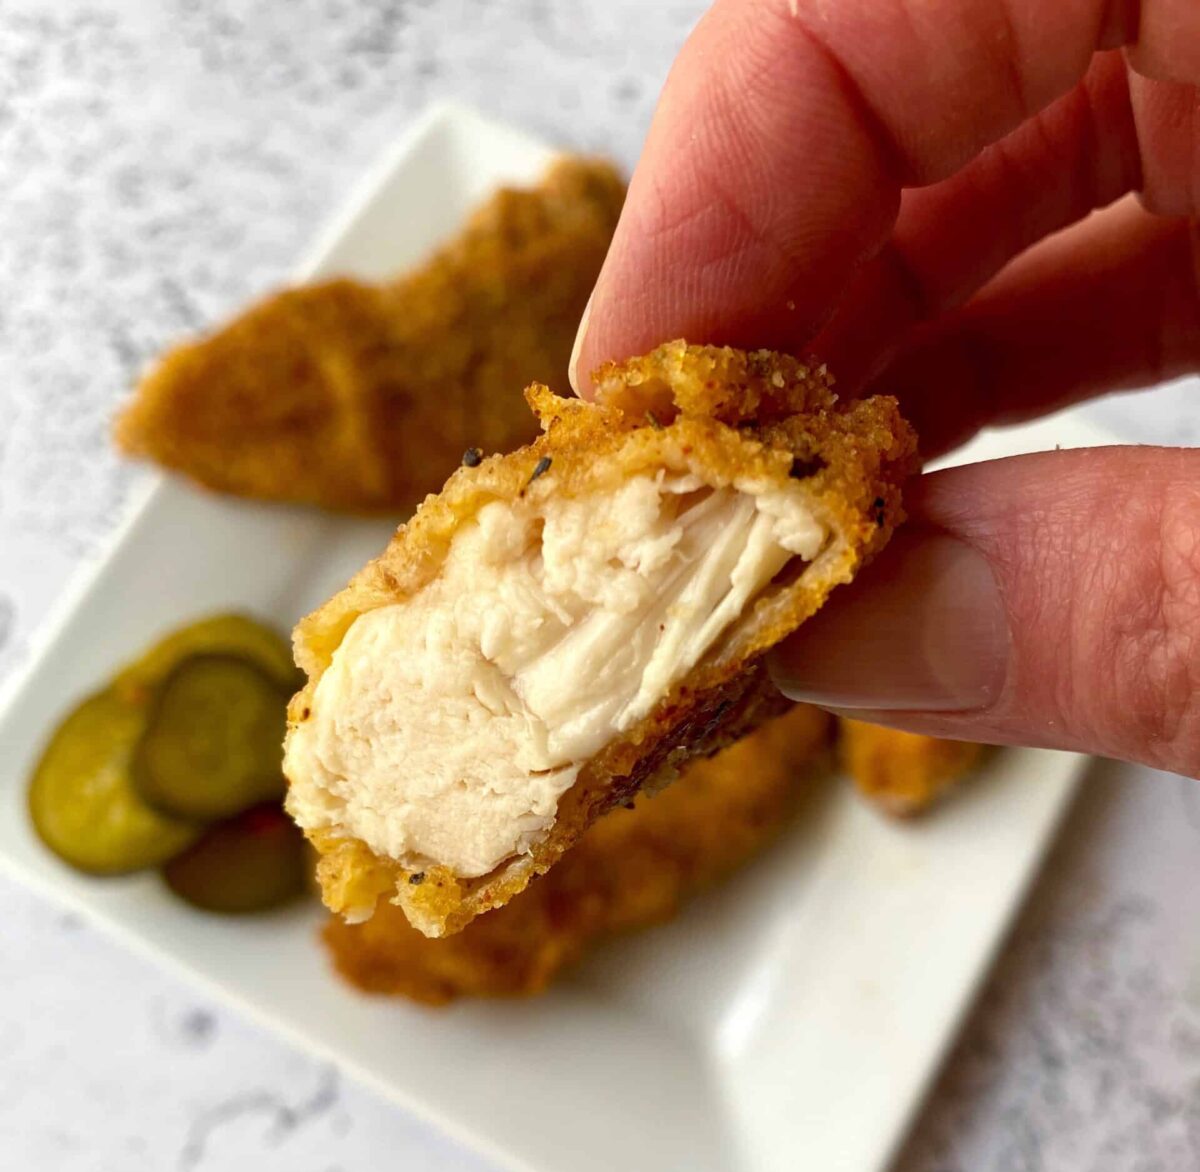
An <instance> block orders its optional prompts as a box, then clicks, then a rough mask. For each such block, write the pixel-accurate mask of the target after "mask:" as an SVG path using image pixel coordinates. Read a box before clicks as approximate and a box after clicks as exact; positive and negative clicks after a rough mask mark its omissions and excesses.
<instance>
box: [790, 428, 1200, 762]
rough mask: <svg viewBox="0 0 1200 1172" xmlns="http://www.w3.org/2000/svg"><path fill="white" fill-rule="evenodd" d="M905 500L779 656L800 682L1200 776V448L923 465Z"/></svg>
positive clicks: (794, 686) (939, 718) (817, 695)
mask: <svg viewBox="0 0 1200 1172" xmlns="http://www.w3.org/2000/svg"><path fill="white" fill-rule="evenodd" d="M906 507H907V508H908V511H909V515H910V518H911V520H910V523H909V524H908V525H907V526H906V527H905V529H904V530H903V531H902V532H901V533H900V534H899V535H898V536H897V538H896V539H895V540H894V541H893V542H892V544H891V545H890V546H889V547H888V549H887V550H885V552H884V553H883V554H882V555H881V556H880V557H879V559H878V560H877V561H876V562H875V563H874V564H873V565H872V566H870V567H869V568H868V569H867V570H866V571H865V572H864V573H863V574H862V575H860V577H859V578H858V579H857V580H856V581H855V582H854V583H853V584H852V585H851V586H849V587H846V588H845V589H844V590H842V591H840V592H838V593H837V594H835V596H834V599H833V600H832V601H831V602H830V604H829V605H828V606H827V607H826V608H825V609H823V610H822V611H821V612H820V613H818V614H817V615H816V616H815V617H814V618H813V619H811V620H810V621H809V622H808V623H806V624H805V625H804V626H803V627H802V628H801V629H800V630H799V631H798V632H797V633H796V634H795V635H794V636H792V638H791V639H789V640H788V641H787V642H786V643H785V644H784V645H783V646H782V647H781V648H780V649H779V650H778V651H777V652H776V654H775V656H774V660H773V664H772V670H773V672H774V674H775V678H776V681H777V682H778V684H779V686H780V687H781V688H782V689H783V691H784V692H785V693H787V694H788V695H789V696H792V697H793V698H795V699H798V700H807V701H809V702H811V703H815V704H819V705H822V706H824V707H829V708H836V709H839V710H846V711H850V712H852V714H853V715H855V716H859V717H863V718H865V719H870V720H878V721H880V722H881V723H886V724H891V725H894V726H895V727H897V728H904V729H909V730H911V731H913V732H922V733H927V734H930V735H933V736H942V737H956V738H959V739H963V740H977V741H984V742H990V743H993V744H1024V745H1039V746H1044V747H1047V748H1057V749H1076V750H1082V751H1085V752H1092V753H1099V754H1103V755H1105V756H1110V757H1119V758H1122V759H1125V760H1131V761H1140V762H1144V763H1146V764H1149V765H1153V766H1156V767H1158V768H1163V769H1170V770H1174V771H1175V772H1178V773H1184V774H1188V775H1190V776H1197V775H1200V451H1189V450H1176V449H1165V448H1096V449H1091V450H1085V451H1072V452H1047V453H1041V454H1038V455H1032V456H1020V457H1016V458H1014V459H1008V460H995V461H992V462H989V463H985V464H975V465H969V466H967V467H962V468H953V469H949V470H947V471H945V472H937V473H933V474H931V475H928V476H923V477H921V478H920V479H919V480H918V481H917V482H916V484H915V485H914V486H913V488H912V490H911V491H910V492H909V495H908V498H907V500H906Z"/></svg>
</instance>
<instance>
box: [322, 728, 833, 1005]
mask: <svg viewBox="0 0 1200 1172" xmlns="http://www.w3.org/2000/svg"><path fill="white" fill-rule="evenodd" d="M831 723H832V722H831V720H830V718H829V717H828V716H826V715H825V714H824V713H822V712H820V711H818V710H817V709H815V708H809V707H806V706H803V705H797V706H796V707H795V708H793V709H792V710H791V711H790V712H789V713H787V714H786V715H784V716H781V717H779V718H778V719H775V720H772V721H770V722H769V723H767V724H766V725H764V726H763V727H762V728H760V729H759V730H758V731H757V732H755V733H753V734H752V735H750V736H748V737H746V738H745V739H744V740H741V741H739V742H738V743H737V744H735V745H733V746H731V747H730V748H728V749H726V750H724V752H722V753H719V754H717V755H716V756H715V757H712V758H710V759H708V760H700V761H694V762H692V763H691V764H690V765H688V766H687V768H686V770H685V771H684V773H683V775H682V776H681V777H680V779H679V781H678V782H677V783H676V784H675V785H673V786H671V787H670V788H669V789H667V790H665V791H664V792H663V793H661V794H658V795H656V796H654V797H647V796H646V795H639V796H638V797H637V798H636V799H635V802H634V805H633V808H632V809H629V810H625V809H618V810H614V811H612V813H610V814H609V815H608V816H607V817H604V818H601V819H600V820H599V821H598V822H596V823H595V825H593V826H592V827H590V828H589V829H588V830H587V832H586V833H585V834H584V835H583V837H582V838H581V839H580V840H579V842H578V843H576V845H575V846H574V847H573V848H572V849H571V850H570V851H569V852H568V853H567V854H566V855H565V856H564V858H563V860H562V861H561V862H560V863H559V865H558V866H557V867H555V868H554V869H553V870H551V871H550V872H549V873H548V874H546V875H544V876H542V877H541V878H540V879H538V880H536V881H535V882H533V883H531V884H530V885H529V887H527V888H526V889H525V890H524V891H523V892H521V894H520V895H518V896H517V897H516V898H514V899H513V901H512V902H511V903H509V904H508V905H506V906H505V907H503V908H499V909H497V910H496V911H494V912H492V913H491V914H489V915H486V916H481V917H480V918H479V919H477V920H475V921H474V922H473V923H471V924H468V925H467V927H466V928H464V929H463V931H462V932H460V933H458V934H457V935H455V936H450V937H446V938H443V939H435V940H431V939H429V938H428V937H426V936H423V935H421V933H420V932H418V931H417V930H416V929H415V928H413V927H412V926H411V925H410V924H409V922H408V920H407V918H406V917H405V915H404V912H403V911H402V910H401V909H400V908H398V907H396V906H394V905H387V904H384V905H381V906H380V907H379V909H378V910H377V911H376V913H375V915H374V916H372V917H371V919H369V920H368V921H366V923H363V924H347V923H345V921H343V920H342V919H341V918H340V917H332V918H331V920H330V922H329V923H328V924H327V925H326V927H325V931H324V940H325V944H326V946H327V948H328V949H329V952H330V955H331V956H332V958H333V962H334V965H335V966H336V968H337V970H338V972H339V973H341V974H342V976H343V977H345V978H346V979H347V980H348V981H349V982H350V983H351V984H354V985H357V986H358V987H359V988H360V989H364V990H366V991H368V992H372V993H391V994H399V995H400V996H404V997H409V998H412V999H413V1000H414V1001H420V1002H423V1003H425V1004H428V1005H441V1004H444V1003H445V1002H447V1001H450V1000H452V999H453V998H455V997H518V996H529V995H532V994H536V993H540V992H542V991H543V990H544V989H545V988H546V986H547V985H548V984H549V983H550V982H551V981H552V980H553V979H554V978H555V976H557V975H558V973H559V972H561V971H562V969H563V968H565V967H566V966H568V965H570V964H573V963H574V962H575V961H576V960H577V959H578V958H579V957H580V956H581V954H582V953H583V952H584V951H585V950H586V949H587V948H589V947H590V946H591V945H593V944H594V943H595V942H596V941H598V940H599V939H601V938H603V937H605V936H608V935H611V934H613V933H616V932H626V931H632V930H634V929H637V928H641V927H645V926H647V925H650V924H656V923H661V922H662V921H664V920H667V919H670V918H671V917H672V916H673V915H675V913H676V912H677V911H678V909H679V907H680V905H681V904H682V903H683V902H684V900H686V899H687V898H688V897H689V896H691V895H693V894H694V893H695V892H697V891H699V890H700V889H702V888H704V887H706V886H707V885H709V884H711V883H713V882H715V881H716V880H718V879H720V878H721V877H722V876H723V875H725V874H727V873H728V872H729V871H731V870H733V869H734V868H736V867H738V866H740V865H741V864H742V863H744V862H746V861H747V860H749V859H750V858H752V857H753V856H754V855H755V854H757V853H758V852H759V851H760V850H761V849H762V848H763V847H764V846H765V845H766V844H767V843H768V842H769V841H770V840H771V839H773V838H774V837H775V835H776V834H777V833H778V831H779V830H780V829H782V827H783V826H784V824H785V823H786V821H787V819H788V816H789V815H790V814H791V813H792V811H793V809H794V807H795V804H796V800H797V798H798V797H799V795H800V794H801V792H802V791H803V789H804V788H805V784H804V783H805V782H806V781H807V780H808V779H810V778H811V777H812V776H813V774H814V773H815V772H817V769H818V766H819V765H821V764H822V763H823V762H824V760H825V757H826V748H827V746H828V743H829V731H830V725H831Z"/></svg>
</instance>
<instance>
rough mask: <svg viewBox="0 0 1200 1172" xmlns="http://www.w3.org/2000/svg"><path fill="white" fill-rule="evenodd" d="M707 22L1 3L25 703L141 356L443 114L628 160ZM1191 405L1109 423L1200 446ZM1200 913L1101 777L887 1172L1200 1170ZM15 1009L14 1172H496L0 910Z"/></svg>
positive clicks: (6, 1054)
mask: <svg viewBox="0 0 1200 1172" xmlns="http://www.w3.org/2000/svg"><path fill="white" fill-rule="evenodd" d="M702 7H703V5H702V4H701V3H699V2H698V0H674V2H670V0H667V2H664V3H658V4H653V5H650V4H645V3H644V2H643V0H588V2H586V3H584V2H581V0H574V2H573V0H508V2H499V0H495V2H486V0H474V2H469V0H464V2H462V3H457V2H454V3H452V2H450V0H390V2H389V0H289V2H288V3H287V4H262V3H257V2H255V0H211V2H209V0H103V2H96V3H76V2H71V3H68V2H66V0H58V2H53V3H52V2H51V0H44V2H41V3H35V2H32V0H4V3H3V6H2V7H0V673H3V672H7V671H8V670H11V668H12V667H13V665H14V664H15V663H16V662H17V661H19V660H20V658H21V657H22V655H23V654H24V649H25V647H26V646H27V641H28V639H29V637H30V635H31V633H32V632H33V631H34V630H35V629H36V628H37V626H38V624H39V622H40V621H41V620H42V618H43V616H44V615H45V613H46V611H47V608H48V606H49V605H50V604H51V603H52V602H53V600H54V598H55V597H56V596H57V595H58V593H59V592H60V591H61V589H62V587H63V584H64V582H65V580H66V579H67V578H68V577H69V575H70V574H71V573H72V572H73V571H74V570H76V569H78V568H79V567H80V566H81V565H82V564H83V563H85V562H86V561H87V560H88V559H89V558H91V557H92V556H94V555H95V553H96V552H97V550H99V549H100V548H101V547H102V545H103V543H104V540H105V538H106V535H107V534H108V533H109V532H110V531H111V529H112V527H113V526H114V524H115V523H116V522H117V521H118V520H119V519H120V517H121V515H122V510H123V508H124V506H125V503H126V500H127V498H128V495H129V491H130V488H131V486H132V485H133V484H134V483H135V482H136V480H137V477H138V475H139V473H138V472H136V471H133V470H130V469H127V468H123V467H121V466H119V465H118V463H117V462H116V461H115V459H114V458H113V456H112V455H111V453H110V452H109V449H108V444H107V438H106V437H107V420H108V417H109V414H110V412H111V410H112V406H113V403H114V401H115V400H116V399H117V398H118V397H119V396H120V395H121V394H123V393H124V391H125V389H126V387H127V386H128V383H129V381H130V378H131V376H132V375H133V373H134V372H135V371H136V370H137V369H138V368H139V366H140V365H141V363H142V362H143V361H144V360H145V359H146V358H147V357H149V356H150V355H152V354H153V353H155V352H156V351H157V350H159V349H160V348H161V347H162V346H163V345H164V344H165V343H167V342H168V341H170V340H172V339H174V338H176V337H177V336H179V335H180V334H182V333H186V332H188V331H190V330H192V329H194V328H195V327H197V326H200V325H203V324H204V323H207V322H211V321H213V320H215V319H217V318H220V317H221V316H222V315H224V314H226V313H228V312H229V311H231V310H232V309H233V308H234V307H236V306H237V305H239V304H240V303H241V302H242V301H243V300H244V299H246V298H247V297H250V296H251V295H253V294H255V293H257V292H259V291H260V290H263V289H265V288H266V287H267V286H269V285H270V284H272V283H273V282H276V281H278V280H280V279H282V278H283V277H284V276H285V275H286V274H287V272H288V270H289V268H290V266H291V264H292V263H293V261H294V260H295V258H296V257H297V255H298V254H299V252H300V251H301V250H302V248H303V246H304V245H305V244H306V242H307V241H308V240H309V239H310V238H311V236H312V234H313V232H314V230H315V229H316V228H317V227H318V226H319V225H320V223H321V221H322V218H323V217H324V216H326V215H327V214H328V213H330V212H331V211H332V210H333V209H335V208H336V207H337V206H338V203H339V201H340V198H341V196H342V194H343V193H344V192H345V191H346V188H347V185H348V184H349V183H351V182H352V181H353V180H354V179H356V178H357V176H358V175H359V173H360V172H361V171H362V169H363V167H364V166H365V165H366V164H367V163H368V162H370V161H371V160H372V159H373V157H374V156H375V155H376V154H377V153H378V152H379V151H380V150H381V149H382V148H384V147H386V146H387V145H388V144H389V143H391V142H392V140H393V139H394V137H395V136H396V134H397V132H398V131H400V130H401V129H402V128H403V127H404V126H405V125H406V123H408V121H409V120H410V119H411V118H412V116H413V115H414V114H415V113H416V112H417V111H418V110H419V109H420V108H421V107H422V106H424V105H425V104H427V103H428V102H429V101H430V100H432V99H434V98H436V97H440V96H447V95H449V96H454V97H457V98H460V99H463V100H465V101H467V102H472V103H475V104H478V105H480V106H483V107H485V108H487V109H488V110H490V111H492V112H494V113H495V114H496V115H498V116H500V117H502V118H506V119H510V120H512V121H514V122H517V123H521V124H524V125H525V126H528V127H529V128H530V129H532V130H533V131H535V132H537V133H539V134H542V135H544V136H546V137H548V138H551V139H554V140H557V141H560V142H563V143H566V144H570V145H574V146H578V147H586V148H591V149H595V150H601V151H605V152H608V153H611V154H614V155H616V156H617V157H618V158H620V159H622V160H623V161H624V162H625V163H626V164H631V163H632V161H633V160H634V158H635V157H636V153H637V149H638V144H639V142H640V140H641V136H642V134H643V133H644V131H645V127H646V125H647V121H648V119H649V115H650V112H651V109H652V105H653V101H654V97H655V94H656V92H657V90H658V87H659V84H660V83H661V80H662V77H663V75H664V74H665V71H666V68H667V66H668V64H669V61H670V59H671V56H672V55H673V53H674V51H675V49H676V48H677V46H678V44H679V42H680V41H681V40H682V38H683V36H684V35H685V33H686V32H687V30H688V29H689V28H690V26H691V24H692V23H693V22H694V20H695V19H696V17H697V15H698V14H699V12H700V10H701V9H702ZM633 26H636V29H637V35H636V37H631V36H630V35H629V30H630V28H631V27H633ZM1197 395H1198V391H1197V388H1196V387H1195V386H1194V385H1191V384H1186V385H1183V386H1179V387H1175V388H1172V389H1168V390H1163V391H1159V392H1155V393H1154V394H1152V395H1147V396H1142V397H1141V398H1140V399H1139V400H1138V401H1137V403H1138V405H1137V408H1136V410H1135V409H1134V407H1133V406H1132V402H1131V400H1129V399H1115V400H1111V401H1109V402H1107V403H1104V404H1100V405H1097V406H1096V407H1095V408H1093V409H1092V413H1093V415H1094V417H1095V418H1097V419H1098V420H1099V421H1101V422H1103V423H1107V424H1108V425H1109V426H1111V427H1113V428H1114V429H1116V430H1118V431H1119V432H1121V433H1122V434H1124V435H1125V436H1127V437H1128V438H1130V439H1137V440H1153V439H1160V440H1164V441H1169V442H1189V441H1195V440H1196V439H1197V438H1198V437H1200V405H1198V403H1200V400H1198V398H1197ZM1198 906H1200V787H1196V786H1194V785H1192V784H1190V783H1186V782H1183V781H1181V780H1179V779H1176V778H1171V777H1166V776H1163V775H1160V774H1153V773H1151V772H1149V771H1147V770H1137V769H1131V768H1125V767H1118V766H1101V767H1098V768H1097V769H1096V770H1095V771H1094V773H1093V775H1092V777H1091V778H1090V779H1089V781H1088V784H1087V786H1086V787H1085V791H1084V794H1083V796H1082V798H1081V800H1080V802H1079V804H1078V806H1077V807H1076V809H1075V811H1074V813H1073V814H1072V815H1071V816H1070V818H1069V819H1068V822H1067V825H1066V828H1065V831H1064V833H1063V836H1062V839H1061V840H1060V842H1059V845H1058V847H1057V848H1056V850H1055V851H1054V853H1053V855H1052V857H1051V859H1050V862H1049V864H1048V866H1047V868H1046V871H1045V873H1044V875H1043V877H1042V879H1041V881H1040V883H1039V885H1038V887H1037V889H1036V891H1035V893H1034V895H1033V897H1032V899H1031V901H1030V903H1029V905H1028V906H1027V908H1026V909H1025V911H1024V913H1023V914H1022V916H1021V918H1020V921H1019V923H1018V925H1017V927H1016V929H1015V931H1014V933H1013V935H1012V937H1011V939H1010V940H1009V941H1008V943H1007V945H1006V946H1005V948H1004V951H1003V954H1002V955H1001V957H1000V959H999V962H998V964H997V966H996V968H995V970H994V972H993V973H992V976H991V977H990V979H989V981H988V983H987V985H986V987H985V990H984V992H983V994H982V997H981V999H980V1001H979V1003H978V1005H977V1007H976V1009H975V1011H974V1012H973V1014H972V1015H971V1018H970V1020H969V1022H968V1024H967V1025H966V1028H965V1030H964V1032H963V1034H962V1037H961V1039H960V1040H959V1042H958V1044H957V1046H956V1047H955V1049H954V1051H953V1053H952V1055H951V1056H950V1059H949V1061H948V1064H947V1066H946V1069H945V1071H944V1073H943V1075H942V1077H941V1078H940V1080H939V1081H938V1083H937V1085H936V1087H935V1088H934V1090H933V1093H932V1096H931V1098H930V1101H929V1104H928V1106H927V1108H926V1110H925V1111H924V1113H923V1115H922V1117H921V1119H920V1121H919V1123H918V1125H917V1127H916V1129H915V1132H914V1134H913V1136H912V1137H911V1139H910V1141H909V1143H908V1145H907V1147H906V1149H905V1151H904V1153H903V1155H902V1156H901V1158H900V1161H899V1164H898V1172H1041V1170H1051V1169H1053V1170H1058V1169H1062V1170H1064V1172H1066V1170H1070V1172H1076V1170H1079V1169H1099V1170H1101V1172H1180V1170H1188V1169H1200V916H1198V915H1197V907H1198ZM0 989H3V991H4V996H3V998H0V1153H3V1155H2V1156H0V1165H3V1166H5V1167H12V1168H29V1169H38V1170H39V1172H43V1170H44V1172H57V1170H60V1169H61V1170H63V1172H76V1170H79V1172H83V1170H85V1169H86V1170H89V1172H91V1170H98V1169H105V1170H107V1169H112V1170H120V1172H139V1170H143V1169H145V1170H151V1169H153V1170H155V1172H158V1170H162V1169H170V1168H177V1169H181V1170H188V1169H197V1170H203V1169H216V1168H221V1169H233V1168H249V1167H254V1168H256V1169H262V1170H263V1172H270V1170H272V1169H288V1170H289V1172H292V1170H300V1172H334V1170H336V1169H351V1168H353V1169H356V1170H360V1169H361V1170H363V1172H367V1170H371V1169H376V1168H378V1169H382V1168H385V1167H386V1168H399V1167H402V1168H406V1169H427V1168H428V1169H432V1168H437V1169H483V1168H485V1167H486V1165H485V1164H483V1163H481V1162H480V1161H479V1160H477V1159H475V1158H474V1157H472V1156H470V1155H468V1154H465V1153H463V1152H461V1151H460V1150H458V1149H457V1148H455V1147H454V1146H453V1145H452V1144H450V1143H449V1142H448V1141H446V1140H443V1139H441V1138H440V1137H439V1136H438V1135H437V1134H435V1133H434V1132H432V1131H431V1130H430V1129H429V1128H427V1127H426V1126H424V1125H423V1124H421V1123H419V1122H418V1121H416V1120H414V1119H412V1118H410V1117H409V1116H407V1115H406V1114H405V1113H404V1112H403V1111H401V1110H400V1109H398V1108H396V1107H393V1106H391V1105H390V1104H387V1103H384V1102H382V1101H381V1100H379V1099H377V1098H376V1097H374V1096H373V1095H372V1094H370V1093H368V1092H367V1091H365V1090H363V1089H361V1088H359V1087H358V1086H356V1085H354V1084H352V1083H348V1082H345V1081H343V1080H341V1079H339V1077H338V1076H337V1074H336V1073H335V1072H334V1071H333V1070H332V1069H331V1068H330V1067H329V1066H327V1065H325V1064H323V1063H321V1062H318V1061H315V1060H313V1059H311V1058H309V1057H307V1056H305V1055H303V1054H301V1053H298V1052H296V1051H295V1050H293V1049H291V1048H290V1047H289V1046H288V1045H286V1044H284V1043H283V1042H280V1041H278V1040H277V1039H275V1038H274V1037H272V1036H270V1035H267V1034H265V1033H263V1032H261V1031H260V1030H258V1029H257V1028H255V1027H253V1026H251V1025H248V1024H247V1023H245V1022H244V1021H242V1020H241V1019H240V1018H239V1017H238V1016H237V1015H236V1014H234V1013H232V1012H229V1011H226V1010H225V1009H223V1008H221V1007H219V1006H217V1005H215V1004H212V1003H210V1002H208V1001H206V1000H205V998H204V997H202V996H200V995H199V994H197V993H195V992H193V991H192V990H191V989H190V988H189V987H188V986H187V985H185V984H183V983H181V982H180V981H177V980H176V979H175V978H173V977H171V976H168V975H166V974H164V973H162V972H160V971H159V970H158V969H156V968H154V967H153V966H151V965H150V964H148V963H146V962H144V961H143V960H141V959H139V958H137V957H135V956H132V955H130V954H128V953H126V952H125V951H123V950H122V949H121V948H119V947H118V946H116V945H115V944H112V943H110V942H109V941H108V940H107V939H105V938H103V937H101V936H99V935H98V934H97V933H95V932H94V931H92V930H91V929H90V928H89V927H88V926H87V925H86V924H84V923H83V922H81V921H80V920H79V919H77V918H76V917H74V916H72V915H68V914H64V913H62V912H61V911H58V910H57V909H55V908H54V907H52V906H49V905H47V904H44V903H43V902H41V901H40V900H39V899H37V898H36V897H34V896H33V895H31V894H29V893H27V892H26V891H24V890H22V889H21V888H19V887H17V886H15V885H13V884H11V883H10V882H8V881H5V880H0Z"/></svg>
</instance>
